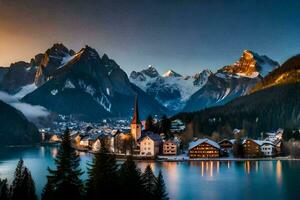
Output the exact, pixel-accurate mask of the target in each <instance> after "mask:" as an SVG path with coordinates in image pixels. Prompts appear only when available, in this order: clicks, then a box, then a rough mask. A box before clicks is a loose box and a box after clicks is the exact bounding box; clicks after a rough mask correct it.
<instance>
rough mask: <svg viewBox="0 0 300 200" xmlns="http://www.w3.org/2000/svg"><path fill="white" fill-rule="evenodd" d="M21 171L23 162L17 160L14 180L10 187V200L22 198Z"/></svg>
mask: <svg viewBox="0 0 300 200" xmlns="http://www.w3.org/2000/svg"><path fill="white" fill-rule="evenodd" d="M23 171H24V161H23V160H22V159H20V160H19V162H18V164H17V167H16V170H15V173H14V180H13V182H12V185H11V187H10V194H11V199H12V200H18V199H21V198H22V195H23V194H22V191H21V190H22V181H23Z"/></svg>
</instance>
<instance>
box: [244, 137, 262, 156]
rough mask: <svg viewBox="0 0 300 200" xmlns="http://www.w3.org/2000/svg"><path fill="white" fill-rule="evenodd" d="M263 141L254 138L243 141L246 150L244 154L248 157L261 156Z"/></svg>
mask: <svg viewBox="0 0 300 200" xmlns="http://www.w3.org/2000/svg"><path fill="white" fill-rule="evenodd" d="M261 144H262V143H261V141H259V140H252V139H246V140H244V141H243V150H244V156H245V157H247V158H255V157H261V156H262V153H261V150H260V146H261Z"/></svg>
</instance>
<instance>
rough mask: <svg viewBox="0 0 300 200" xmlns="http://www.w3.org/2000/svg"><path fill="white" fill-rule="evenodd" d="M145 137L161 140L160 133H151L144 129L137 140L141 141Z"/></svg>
mask: <svg viewBox="0 0 300 200" xmlns="http://www.w3.org/2000/svg"><path fill="white" fill-rule="evenodd" d="M146 137H149V138H150V139H151V140H153V141H158V142H161V141H162V139H161V137H160V135H158V134H155V133H153V132H151V131H144V132H142V135H141V137H140V138H139V139H138V142H141V141H142V140H143V139H144V138H146Z"/></svg>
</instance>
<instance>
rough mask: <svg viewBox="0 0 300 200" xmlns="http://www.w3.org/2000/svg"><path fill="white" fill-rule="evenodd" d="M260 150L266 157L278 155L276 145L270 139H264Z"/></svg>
mask: <svg viewBox="0 0 300 200" xmlns="http://www.w3.org/2000/svg"><path fill="white" fill-rule="evenodd" d="M260 151H261V152H262V154H263V156H266V157H272V156H276V145H275V144H273V143H272V142H270V141H262V144H261V145H260Z"/></svg>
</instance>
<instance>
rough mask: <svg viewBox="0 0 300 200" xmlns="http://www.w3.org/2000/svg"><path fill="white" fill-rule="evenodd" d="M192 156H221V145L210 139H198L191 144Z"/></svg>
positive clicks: (190, 155)
mask: <svg viewBox="0 0 300 200" xmlns="http://www.w3.org/2000/svg"><path fill="white" fill-rule="evenodd" d="M189 157H190V158H217V157H220V145H219V144H218V143H216V142H215V141H213V140H210V139H207V138H205V139H198V140H196V141H194V142H191V143H190V144H189Z"/></svg>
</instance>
